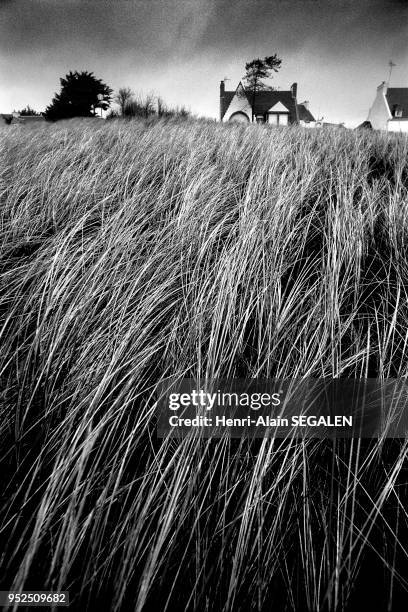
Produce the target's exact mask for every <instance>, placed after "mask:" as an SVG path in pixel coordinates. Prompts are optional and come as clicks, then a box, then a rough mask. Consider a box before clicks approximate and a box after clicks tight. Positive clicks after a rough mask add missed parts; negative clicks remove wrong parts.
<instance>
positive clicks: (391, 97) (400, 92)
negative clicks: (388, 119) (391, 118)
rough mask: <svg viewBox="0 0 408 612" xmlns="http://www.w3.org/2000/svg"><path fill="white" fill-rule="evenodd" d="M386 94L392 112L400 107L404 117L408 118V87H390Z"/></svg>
mask: <svg viewBox="0 0 408 612" xmlns="http://www.w3.org/2000/svg"><path fill="white" fill-rule="evenodd" d="M385 95H386V97H387V102H388V106H389V108H390V111H391V113H392V112H393V109H394V108H398V109H399V110H402V119H408V87H389V88H388V89H387V93H386V94H385Z"/></svg>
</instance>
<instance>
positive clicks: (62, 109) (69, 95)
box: [45, 71, 112, 121]
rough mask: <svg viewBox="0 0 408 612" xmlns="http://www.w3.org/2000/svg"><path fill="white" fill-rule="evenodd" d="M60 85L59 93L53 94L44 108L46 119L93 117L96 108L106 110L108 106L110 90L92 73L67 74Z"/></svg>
mask: <svg viewBox="0 0 408 612" xmlns="http://www.w3.org/2000/svg"><path fill="white" fill-rule="evenodd" d="M60 83H61V91H60V93H56V94H55V96H54V98H53V99H52V102H51V104H50V105H49V106H48V107H47V108H46V111H45V116H46V118H47V119H50V120H52V121H56V120H58V119H69V118H72V117H95V116H96V109H97V108H101V109H103V110H107V109H108V108H109V106H110V102H111V95H112V89H111V88H110V87H108V86H107V85H106V84H105V83H103V82H102V81H101V79H97V78H96V77H95V76H94V75H93V73H92V72H87V71H84V72H77V71H75V72H69V73H68V74H67V75H66V77H65V78H64V79H60Z"/></svg>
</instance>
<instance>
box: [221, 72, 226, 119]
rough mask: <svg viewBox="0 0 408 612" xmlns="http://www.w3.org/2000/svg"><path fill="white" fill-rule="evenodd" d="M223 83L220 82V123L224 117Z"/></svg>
mask: <svg viewBox="0 0 408 612" xmlns="http://www.w3.org/2000/svg"><path fill="white" fill-rule="evenodd" d="M224 102H225V81H220V121H222V117H223V115H224Z"/></svg>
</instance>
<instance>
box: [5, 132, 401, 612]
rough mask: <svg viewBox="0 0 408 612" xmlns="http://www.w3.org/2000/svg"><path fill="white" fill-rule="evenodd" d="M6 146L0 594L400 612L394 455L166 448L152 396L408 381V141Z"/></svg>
mask: <svg viewBox="0 0 408 612" xmlns="http://www.w3.org/2000/svg"><path fill="white" fill-rule="evenodd" d="M0 143H1V153H0V155H1V160H0V161H1V164H0V177H1V178H0V180H1V186H0V202H1V204H0V215H1V236H2V241H1V246H0V272H1V284H0V287H1V289H0V317H1V319H0V325H1V326H0V330H1V338H0V346H1V353H0V375H1V383H2V386H1V390H0V392H1V396H0V397H1V422H0V428H1V461H0V466H1V473H2V475H3V486H2V493H1V502H0V504H1V511H0V521H1V522H0V529H1V531H0V533H1V535H2V538H3V545H2V547H1V565H2V571H1V578H0V581H1V588H2V589H10V588H11V587H13V588H14V589H23V588H24V589H26V590H28V589H30V588H31V589H38V590H40V589H54V590H56V589H68V590H69V591H70V592H71V600H72V601H73V605H72V607H73V608H74V609H79V610H85V609H87V607H88V606H89V607H90V606H91V605H92V606H94V609H96V606H99V608H97V609H100V610H105V609H106V610H119V609H121V610H131V609H135V610H137V611H138V612H141V611H142V610H160V611H162V610H163V611H164V610H199V611H201V610H203V611H210V610H213V611H217V612H220V611H227V610H239V611H240V610H243V611H249V610H266V609H271V610H279V611H284V610H306V609H307V610H310V611H323V610H327V611H342V610H354V609H356V608H355V607H354V606H355V601H356V599H355V598H356V596H357V595H358V594H361V593H363V595H364V597H365V598H366V602H367V605H368V606H370V601H371V599H372V602H373V605H374V604H375V605H376V607H371V609H373V610H374V609H375V610H399V609H403V608H399V607H396V606H397V601H398V599H399V597H400V596H401V594H402V593H403V592H404V591H405V590H406V586H407V572H406V568H407V534H408V522H407V518H408V517H407V500H408V491H407V486H406V484H405V480H404V469H405V468H406V456H407V444H406V442H405V441H404V440H401V441H398V440H395V441H384V440H379V441H364V440H349V441H343V442H341V441H337V442H328V441H316V440H306V441H305V440H304V441H300V440H291V441H282V440H270V439H269V440H258V441H248V440H241V441H239V440H238V441H237V440H232V441H231V440H228V439H221V440H199V439H196V438H186V439H184V440H182V441H177V442H175V441H172V440H157V439H156V433H155V417H154V397H155V391H156V389H157V386H158V384H159V382H160V381H161V380H163V379H164V378H166V377H170V376H175V377H176V378H180V379H181V378H183V377H187V376H193V377H194V376H201V377H259V378H284V377H305V376H313V377H322V376H326V377H357V378H360V377H368V376H370V377H373V376H374V377H379V378H389V377H406V375H407V373H408V361H407V356H408V347H407V342H408V301H407V291H408V284H407V281H408V258H407V254H408V200H407V188H408V157H407V155H408V141H407V139H406V138H404V137H401V138H399V137H389V136H387V135H381V134H375V133H374V134H373V133H368V132H349V131H346V130H343V131H340V130H337V131H318V130H316V131H305V130H303V131H302V130H301V129H283V130H280V129H275V130H268V129H265V128H263V127H261V126H251V127H243V126H237V125H235V126H220V125H215V124H211V123H204V122H193V121H191V122H183V123H180V124H178V123H177V122H171V121H169V122H160V121H159V122H157V121H156V122H150V123H149V122H129V123H124V122H115V121H112V122H110V124H109V125H108V124H105V123H103V122H98V123H96V122H91V123H87V122H85V121H84V122H77V123H75V122H73V123H66V124H57V125H53V126H48V125H46V126H42V127H37V128H35V129H34V128H33V129H32V130H30V131H29V130H27V128H26V127H24V126H14V127H13V126H10V127H9V128H8V129H5V130H3V131H2V132H1V133H0ZM370 598H371V599H370Z"/></svg>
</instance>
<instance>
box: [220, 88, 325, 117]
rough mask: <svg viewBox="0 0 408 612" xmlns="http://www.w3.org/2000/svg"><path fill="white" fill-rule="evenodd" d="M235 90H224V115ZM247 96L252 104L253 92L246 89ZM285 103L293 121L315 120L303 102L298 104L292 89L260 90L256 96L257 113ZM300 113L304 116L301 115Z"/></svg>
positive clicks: (260, 113) (261, 113) (262, 112)
mask: <svg viewBox="0 0 408 612" xmlns="http://www.w3.org/2000/svg"><path fill="white" fill-rule="evenodd" d="M238 87H239V86H238ZM235 93H236V90H235V91H225V92H224V105H223V116H224V114H225V113H226V112H227V110H228V107H229V105H230V103H231V101H232V99H233V97H234V96H235ZM245 94H246V97H247V99H248V102H249V104H251V102H252V100H251V94H250V92H248V91H245ZM279 103H281V104H283V105H284V106H285V107H286V108H287V109H288V111H289V117H290V120H291V121H295V120H296V121H297V120H298V119H303V120H304V121H314V120H315V119H314V117H313V115H312V114H311V112H310V111H309V110H307V108H306V107H305V106H303V104H296V99H295V98H294V97H293V94H292V91H291V90H288V91H283V90H280V89H277V90H272V91H259V92H258V93H257V94H256V97H255V108H254V114H255V115H263V114H265V113H267V112H268V111H269V109H271V108H272V107H273V106H275V105H276V104H279ZM300 114H301V115H302V116H300Z"/></svg>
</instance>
